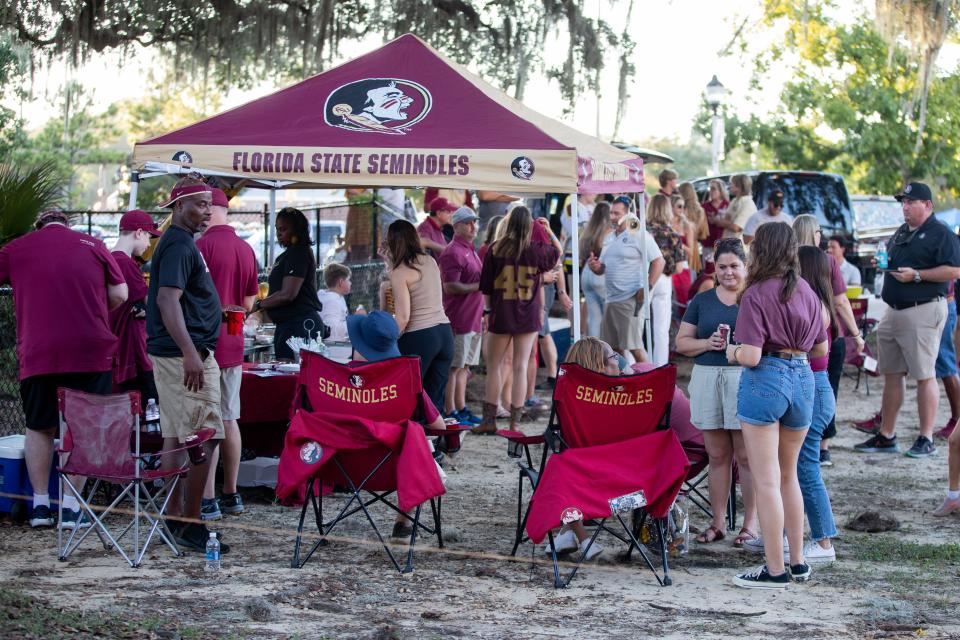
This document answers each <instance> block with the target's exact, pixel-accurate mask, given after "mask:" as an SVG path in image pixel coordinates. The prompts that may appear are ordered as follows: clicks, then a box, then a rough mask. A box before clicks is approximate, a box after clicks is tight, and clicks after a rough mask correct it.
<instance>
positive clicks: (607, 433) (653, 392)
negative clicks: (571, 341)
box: [553, 362, 677, 447]
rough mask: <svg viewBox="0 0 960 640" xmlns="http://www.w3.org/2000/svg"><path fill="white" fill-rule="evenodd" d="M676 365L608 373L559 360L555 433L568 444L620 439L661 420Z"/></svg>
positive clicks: (664, 418)
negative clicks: (634, 372) (632, 372)
mask: <svg viewBox="0 0 960 640" xmlns="http://www.w3.org/2000/svg"><path fill="white" fill-rule="evenodd" d="M676 380H677V369H676V367H674V366H673V365H666V366H663V367H660V368H659V369H654V370H653V371H649V372H646V373H640V374H637V375H632V376H608V375H604V374H602V373H596V372H594V371H590V370H588V369H584V368H583V367H581V366H579V365H576V364H573V363H569V362H566V363H563V364H562V365H560V371H559V372H558V376H557V386H556V388H555V389H554V391H553V404H554V408H555V410H556V413H557V418H558V419H559V421H560V432H561V434H562V435H563V439H564V441H565V442H566V443H567V445H569V446H571V447H588V446H595V445H600V444H610V443H612V442H620V441H622V440H626V439H629V438H636V437H638V436H642V435H646V434H648V433H651V432H653V431H655V430H656V429H657V427H658V426H660V425H662V424H664V425H665V424H666V422H667V420H669V414H668V413H667V411H668V409H669V406H670V402H671V400H672V399H673V390H674V386H675V384H676Z"/></svg>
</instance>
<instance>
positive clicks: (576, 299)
mask: <svg viewBox="0 0 960 640" xmlns="http://www.w3.org/2000/svg"><path fill="white" fill-rule="evenodd" d="M561 215H562V214H561ZM570 233H571V238H570V249H571V251H572V252H573V257H572V261H573V264H572V269H571V271H573V273H572V274H571V275H572V277H571V278H570V282H572V283H573V292H572V293H571V295H570V297H571V298H572V300H573V309H572V311H573V341H574V342H576V341H577V340H579V339H580V208H579V202H578V201H577V194H576V193H574V194H573V197H572V199H571V200H570ZM560 277H561V278H562V277H563V273H561V274H560ZM591 330H593V329H591Z"/></svg>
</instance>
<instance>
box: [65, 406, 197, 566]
mask: <svg viewBox="0 0 960 640" xmlns="http://www.w3.org/2000/svg"><path fill="white" fill-rule="evenodd" d="M57 399H58V404H59V412H60V443H61V445H60V448H59V449H57V453H59V455H60V464H59V466H58V467H57V471H59V472H60V495H61V496H66V495H68V493H65V491H66V492H69V494H70V495H73V496H74V497H76V499H77V501H78V502H79V503H80V519H79V520H78V525H79V523H80V522H82V521H83V519H84V518H86V519H87V520H89V522H90V523H91V525H92V526H91V527H90V528H86V529H84V530H83V533H80V531H81V527H80V526H77V527H75V528H74V529H73V531H72V532H71V533H70V535H69V537H68V538H67V540H66V541H65V542H64V540H63V535H64V533H63V531H62V530H58V532H57V549H58V554H59V558H60V560H66V558H67V556H69V555H70V554H71V553H73V551H75V550H76V549H77V547H79V546H80V544H81V543H82V542H83V541H84V540H85V539H86V537H87V535H89V534H90V532H91V531H96V532H97V535H98V536H99V537H100V541H101V542H102V543H103V546H104V548H105V549H107V550H109V549H111V548H112V549H115V550H116V551H117V553H119V554H120V556H122V557H123V559H124V560H126V561H127V563H128V564H129V565H130V566H131V567H138V566H140V563H141V561H142V560H143V556H144V554H145V553H146V552H147V549H148V548H149V546H150V542H151V540H152V539H153V536H154V535H155V534H156V535H159V536H160V539H161V540H163V541H164V542H165V543H167V546H168V547H170V550H171V551H173V554H174V555H175V556H179V555H180V550H179V549H178V548H177V543H176V542H175V541H174V539H173V535H172V534H171V532H170V530H169V529H168V528H167V524H166V521H165V519H164V513H165V512H166V509H167V504H168V503H169V501H170V496H171V494H172V493H173V490H174V488H175V487H176V485H177V481H178V480H179V479H180V478H181V477H183V476H184V475H186V473H187V471H188V470H189V468H188V466H187V465H186V464H184V466H182V467H180V468H177V469H170V470H163V469H156V470H151V469H147V468H145V466H144V458H145V457H146V456H163V455H169V454H171V453H174V452H179V451H186V450H188V449H191V448H193V447H196V446H200V445H202V444H203V443H205V442H206V441H207V440H209V439H210V438H212V437H213V435H214V430H213V429H201V430H200V431H199V432H198V433H197V438H196V439H195V440H191V442H190V444H189V445H188V446H184V447H179V448H177V449H172V450H170V451H163V452H156V451H146V452H144V451H142V449H141V445H142V444H145V441H146V438H144V437H142V435H141V433H140V394H139V393H137V392H136V391H131V392H128V393H118V394H114V395H94V394H89V393H83V392H81V391H74V390H72V389H58V390H57ZM144 435H145V434H144ZM68 474H69V475H77V476H86V477H87V478H90V479H93V480H94V482H93V486H92V487H91V488H90V491H89V492H88V493H87V494H86V496H84V493H83V487H82V486H80V487H77V486H75V485H74V483H73V482H72V481H71V480H70V478H69V477H68ZM155 480H165V481H166V482H165V483H164V485H163V488H161V489H159V490H154V488H153V482H154V481H155ZM101 483H114V484H119V485H120V491H119V493H118V494H117V495H116V497H114V498H113V500H112V501H111V502H110V504H109V505H108V506H107V507H105V508H100V507H96V508H95V507H93V506H92V499H93V496H94V495H96V492H97V489H98V488H99V487H100V485H101ZM125 501H130V502H131V503H132V506H131V507H130V509H131V510H132V512H133V518H132V519H130V520H129V522H128V523H127V524H126V526H125V527H124V528H123V529H122V530H120V532H119V533H118V534H116V535H114V534H113V533H111V531H110V530H109V529H108V528H107V523H106V519H107V517H108V516H110V515H111V514H112V513H114V511H115V510H117V507H119V506H120V505H121V504H122V503H123V502H125ZM98 511H99V514H98V513H97V512H98ZM60 517H61V519H62V518H63V501H62V500H61V501H60ZM141 520H145V521H146V524H147V526H148V530H147V534H146V538H145V539H143V540H142V541H141V530H140V526H141ZM131 530H132V531H133V536H132V537H133V549H132V552H131V553H129V554H128V553H127V551H126V550H125V549H124V548H123V547H122V546H121V544H120V542H121V540H122V539H123V537H124V536H125V535H126V534H127V533H128V532H130V531H131Z"/></svg>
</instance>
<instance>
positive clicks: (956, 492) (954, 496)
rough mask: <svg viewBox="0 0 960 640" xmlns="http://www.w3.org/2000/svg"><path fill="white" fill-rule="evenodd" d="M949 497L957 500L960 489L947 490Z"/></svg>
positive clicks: (959, 496)
mask: <svg viewBox="0 0 960 640" xmlns="http://www.w3.org/2000/svg"><path fill="white" fill-rule="evenodd" d="M947 498H949V499H950V500H956V499H957V498H960V489H957V490H956V491H947Z"/></svg>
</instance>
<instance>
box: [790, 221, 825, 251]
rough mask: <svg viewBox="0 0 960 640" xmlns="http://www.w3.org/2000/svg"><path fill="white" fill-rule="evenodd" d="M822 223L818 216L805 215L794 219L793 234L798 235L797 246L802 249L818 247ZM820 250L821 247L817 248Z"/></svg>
mask: <svg viewBox="0 0 960 640" xmlns="http://www.w3.org/2000/svg"><path fill="white" fill-rule="evenodd" d="M819 228H820V223H819V222H817V218H816V216H813V215H810V214H809V213H804V214H801V215H799V216H797V217H796V218H794V219H793V232H794V233H795V234H797V244H798V245H800V246H801V247H804V246H810V247H817V230H818V229H819ZM817 248H818V249H819V247H817Z"/></svg>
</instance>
